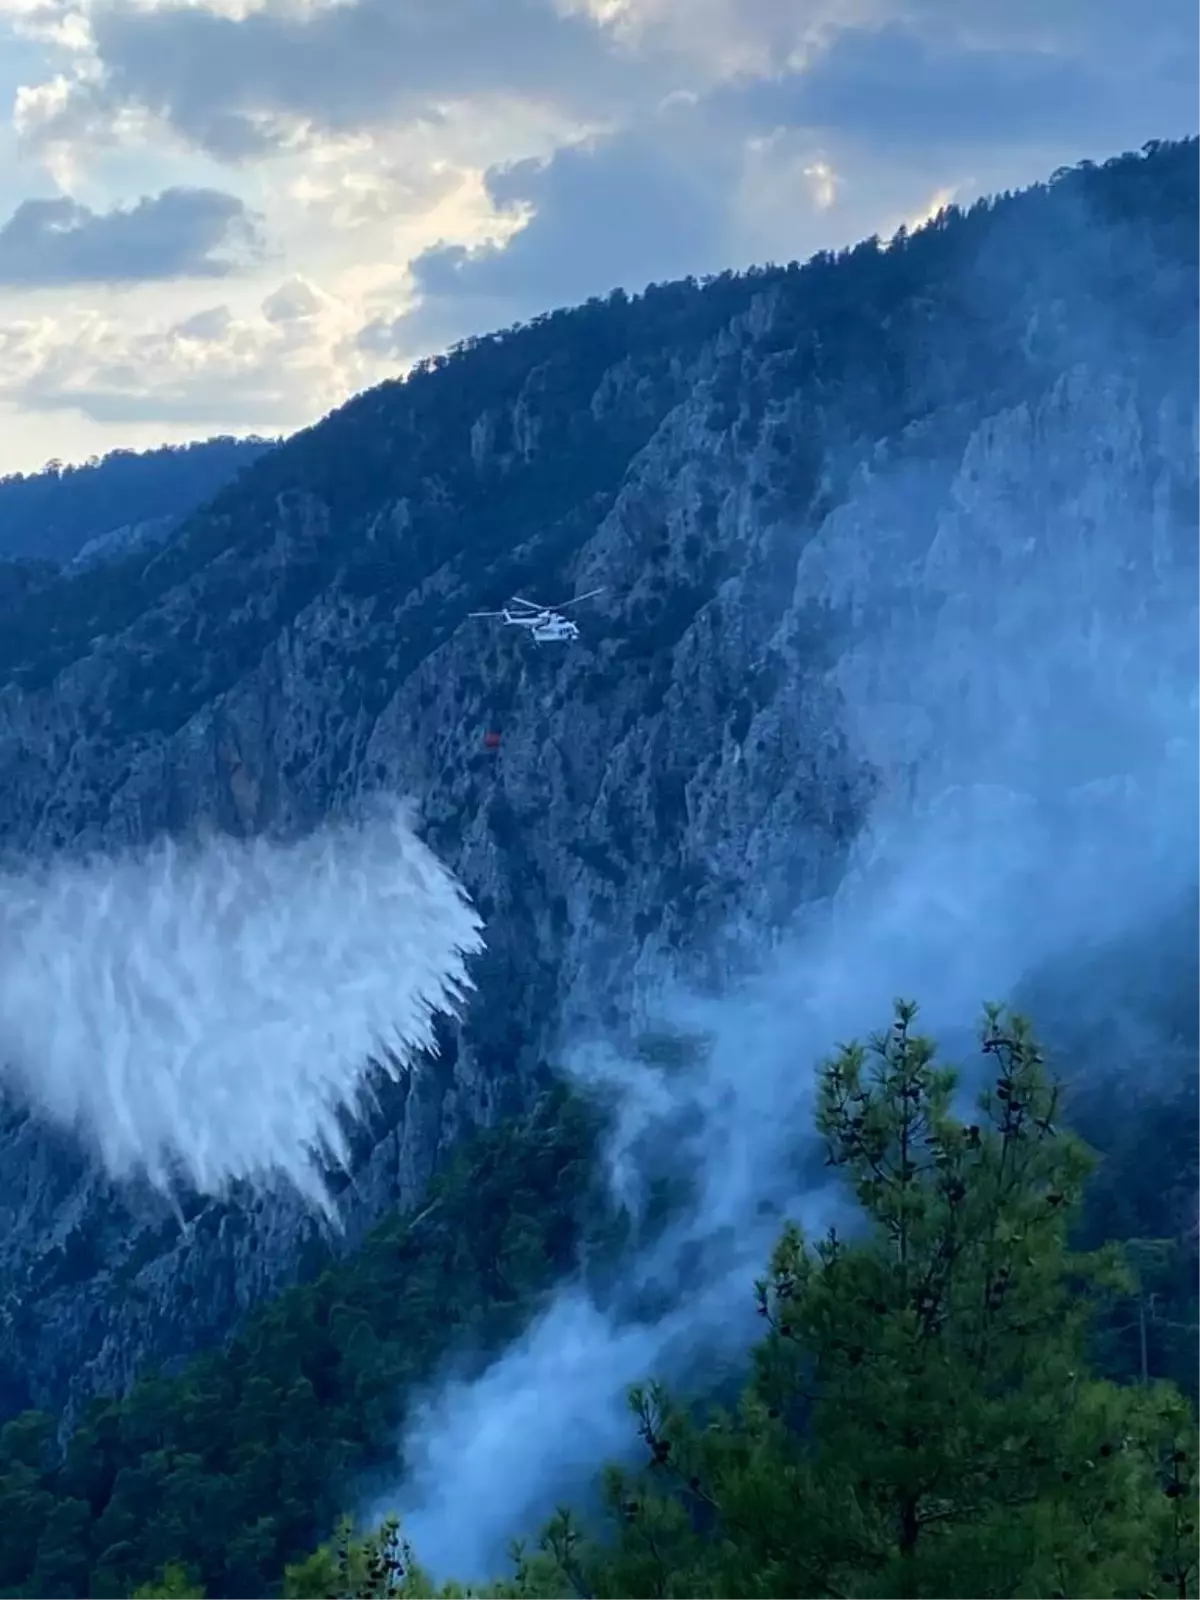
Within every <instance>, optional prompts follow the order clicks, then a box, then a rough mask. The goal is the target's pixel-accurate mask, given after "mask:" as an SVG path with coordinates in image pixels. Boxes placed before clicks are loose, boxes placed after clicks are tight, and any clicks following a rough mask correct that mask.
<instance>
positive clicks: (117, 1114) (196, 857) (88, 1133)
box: [0, 804, 482, 1210]
mask: <svg viewBox="0 0 1200 1600" xmlns="http://www.w3.org/2000/svg"><path fill="white" fill-rule="evenodd" d="M480 927H481V924H480V920H479V918H478V916H477V915H476V914H475V912H474V911H473V909H472V908H471V906H470V905H469V903H468V902H467V900H466V898H465V896H464V894H463V892H462V890H461V889H460V887H459V886H458V884H457V882H456V881H455V879H454V878H453V877H452V876H451V874H450V873H449V872H448V871H447V869H446V868H445V867H444V866H443V865H442V864H441V862H439V861H438V860H437V858H436V857H435V856H434V855H433V854H432V853H431V852H430V851H429V850H428V849H427V848H426V846H425V845H424V844H423V843H422V842H421V841H420V840H419V839H418V838H417V837H416V835H415V834H414V833H413V832H412V830H411V828H410V827H409V825H408V821H407V818H406V815H405V813H404V810H403V808H401V807H399V806H394V805H391V804H387V805H384V806H381V807H377V808H376V809H374V810H373V811H372V812H371V814H370V815H367V816H364V817H363V818H361V819H359V820H356V821H353V822H344V823H340V824H337V825H334V824H330V825H328V826H326V827H324V828H322V829H320V830H319V831H317V832H315V833H313V834H311V835H309V836H308V837H306V838H302V839H298V840H294V841H290V842H282V841H278V840H269V839H266V838H256V839H252V840H235V839H231V838H228V837H224V836H217V837H211V838H208V839H205V840H200V841H192V842H188V843H182V844H181V843H177V842H174V841H171V840H169V839H163V840H160V841H158V842H157V843H155V844H154V845H152V846H151V847H149V848H147V849H142V850H138V851H132V852H129V853H127V854H125V855H121V856H111V857H105V856H94V857H92V858H90V859H86V860H77V859H70V858H60V859H57V860H51V861H50V862H48V863H43V864H40V865H38V866H30V867H28V868H25V869H22V870H15V871H12V870H10V871H9V872H7V873H5V874H3V875H2V876H0V1081H3V1083H4V1086H5V1087H6V1088H9V1089H11V1090H13V1091H14V1092H15V1093H16V1094H17V1096H18V1097H19V1098H20V1099H22V1100H24V1101H25V1102H26V1103H27V1104H28V1105H29V1106H30V1107H31V1109H32V1110H33V1111H34V1112H35V1113H37V1114H39V1115H41V1116H44V1117H46V1118H49V1119H50V1120H52V1121H53V1122H55V1123H58V1124H60V1125H64V1126H68V1127H70V1128H72V1129H75V1130H77V1131H78V1132H79V1133H80V1134H82V1135H83V1137H84V1138H85V1139H86V1140H87V1141H88V1143H89V1144H91V1145H92V1146H93V1147H94V1148H95V1149H96V1150H97V1151H98V1153H99V1155H100V1158H101V1160H102V1162H103V1164H104V1167H105V1169H106V1170H107V1171H108V1173H109V1174H110V1175H111V1176H112V1177H114V1178H127V1177H132V1176H135V1175H144V1176H145V1177H146V1178H148V1179H149V1180H150V1182H151V1183H153V1184H154V1185H155V1186H156V1187H157V1188H159V1189H160V1190H162V1191H164V1192H167V1193H170V1192H172V1190H173V1188H174V1186H175V1185H176V1184H177V1183H179V1182H182V1183H184V1184H186V1185H189V1186H191V1187H192V1188H194V1189H196V1190H197V1191H199V1192H201V1193H204V1194H209V1195H217V1194H220V1193H222V1192H224V1191H225V1190H227V1188H228V1186H229V1185H230V1184H231V1183H232V1182H234V1181H235V1180H238V1179H248V1180H263V1181H265V1180H266V1179H268V1177H271V1176H274V1175H279V1174H282V1175H284V1176H285V1177H286V1178H288V1179H290V1180H291V1182H292V1183H294V1184H295V1186H296V1187H297V1189H299V1190H300V1191H302V1192H303V1193H304V1194H305V1195H307V1196H308V1197H309V1198H310V1199H311V1200H312V1201H313V1202H314V1203H316V1204H317V1205H319V1206H321V1207H322V1208H323V1209H325V1210H328V1209H329V1200H328V1196H327V1194H326V1191H325V1188H324V1185H323V1182H322V1178H321V1164H322V1162H323V1161H329V1160H332V1161H334V1162H340V1161H344V1160H345V1158H346V1145H345V1138H344V1133H343V1124H344V1118H345V1117H346V1115H347V1114H349V1115H353V1114H354V1112H355V1110H356V1108H357V1106H358V1100H359V1095H360V1094H361V1092H362V1088H363V1082H364V1075H365V1073H366V1071H367V1067H368V1062H369V1060H370V1059H374V1060H375V1061H377V1062H379V1063H380V1064H382V1065H383V1066H384V1067H385V1069H387V1070H389V1071H390V1072H392V1073H393V1074H399V1073H400V1072H402V1071H404V1070H406V1069H407V1068H408V1067H409V1066H410V1065H411V1064H412V1063H413V1061H414V1059H415V1058H416V1056H417V1055H418V1054H419V1053H420V1052H421V1051H425V1050H428V1049H430V1048H432V1046H433V1044H434V1038H433V1021H434V1017H435V1014H436V1013H437V1012H439V1011H442V1012H446V1011H453V1010H454V1009H455V1008H456V1007H457V1006H458V1005H459V1003H460V1002H461V1001H462V999H463V997H464V995H465V993H466V991H467V990H468V988H469V987H470V981H469V978H468V974H467V967H466V961H467V957H468V956H469V955H471V954H472V953H473V952H475V951H478V950H479V949H480V948H481V947H482V939H481V934H480Z"/></svg>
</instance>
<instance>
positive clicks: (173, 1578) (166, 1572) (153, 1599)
mask: <svg viewBox="0 0 1200 1600" xmlns="http://www.w3.org/2000/svg"><path fill="white" fill-rule="evenodd" d="M204 1596H205V1590H204V1586H203V1585H202V1584H200V1585H197V1584H194V1583H193V1582H192V1580H191V1579H190V1578H189V1577H188V1574H187V1571H186V1570H185V1569H184V1568H183V1567H181V1566H180V1565H179V1563H178V1562H177V1561H169V1562H168V1563H167V1565H166V1566H165V1567H164V1568H163V1570H162V1577H161V1578H160V1579H159V1580H158V1582H157V1583H143V1584H142V1585H141V1586H140V1587H139V1588H137V1589H135V1590H134V1591H133V1600H204Z"/></svg>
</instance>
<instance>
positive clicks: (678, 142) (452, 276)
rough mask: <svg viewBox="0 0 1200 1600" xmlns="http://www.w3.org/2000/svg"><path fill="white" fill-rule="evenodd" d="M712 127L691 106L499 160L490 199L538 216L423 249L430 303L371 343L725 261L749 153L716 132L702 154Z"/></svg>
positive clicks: (424, 337) (424, 295)
mask: <svg viewBox="0 0 1200 1600" xmlns="http://www.w3.org/2000/svg"><path fill="white" fill-rule="evenodd" d="M705 133H706V130H705V129H704V128H703V127H702V126H699V125H697V123H696V119H695V118H694V116H693V114H692V108H690V107H681V108H679V109H678V111H676V112H674V113H670V114H668V115H667V116H665V117H664V118H663V119H661V121H660V122H658V123H657V124H655V125H654V126H653V127H652V128H649V129H636V130H629V131H626V132H622V133H619V134H616V135H614V136H612V137H610V138H605V139H598V140H594V141H589V142H588V143H586V144H579V145H575V146H568V147H567V148H565V149H562V150H559V151H557V152H556V153H555V154H554V155H553V156H551V157H550V158H549V159H548V160H546V161H534V160H527V161H518V162H514V163H512V164H511V165H508V166H503V167H496V168H493V169H492V170H491V171H490V172H488V173H487V175H486V177H485V186H486V189H487V193H488V197H489V199H490V200H491V202H492V204H493V205H494V206H495V207H496V208H497V210H498V211H499V212H500V213H501V215H503V216H508V217H510V218H513V217H515V218H516V219H518V220H519V219H520V218H521V217H522V216H526V215H527V217H528V221H527V222H526V223H525V225H524V226H520V227H518V229H517V231H516V232H515V233H514V234H513V235H512V237H511V238H510V240H509V241H508V242H507V243H503V242H489V243H485V244H482V245H480V246H478V247H476V248H475V249H468V248H466V247H465V246H463V245H459V244H443V245H437V246H434V247H433V248H431V249H428V250H425V251H423V252H422V253H421V254H420V255H419V256H418V257H417V258H416V259H415V261H414V262H413V263H412V268H411V273H412V288H413V290H414V291H415V292H416V294H417V295H418V296H419V299H420V304H419V305H418V307H417V308H416V309H415V310H413V311H411V312H406V313H405V314H403V315H402V316H401V317H399V318H397V319H394V320H392V321H389V320H388V319H387V318H380V319H377V320H376V321H375V322H373V323H372V324H370V325H369V327H368V328H367V329H366V330H365V332H364V335H363V339H364V346H365V347H366V348H381V347H388V346H389V345H391V346H392V347H396V346H409V347H411V346H414V345H415V346H420V347H421V348H422V349H424V348H432V347H435V346H437V345H439V344H443V343H446V342H448V341H450V340H453V339H455V338H458V337H460V336H461V335H462V334H463V333H465V332H467V331H481V330H482V329H483V328H485V327H487V326H491V325H493V324H495V325H503V324H505V323H509V322H511V321H513V320H514V318H524V317H529V316H532V315H533V314H535V313H536V312H538V311H541V310H545V309H548V308H550V307H552V306H559V305H566V304H569V303H572V302H574V301H578V300H584V299H586V298H587V297H588V296H589V295H603V294H607V293H608V291H609V290H611V289H615V288H617V287H618V286H622V287H624V286H628V287H630V288H635V287H636V288H642V287H644V286H645V284H646V283H647V282H650V281H652V280H664V279H669V278H679V277H686V276H687V275H688V274H689V273H694V272H703V271H707V270H717V269H719V268H721V267H724V266H725V265H726V264H727V262H728V259H729V257H730V255H731V253H733V252H735V251H736V249H737V245H736V241H735V240H734V239H733V237H732V236H731V229H730V220H731V219H730V216H729V210H728V205H727V196H728V192H729V190H730V188H731V187H732V186H733V185H735V184H736V182H737V179H738V173H739V170H740V151H739V149H738V148H737V146H736V145H735V146H733V147H729V146H728V145H725V144H723V143H722V141H721V140H720V139H719V138H717V139H711V140H709V141H708V143H707V148H706V149H705V151H704V157H705V159H698V156H699V152H698V150H697V148H696V145H697V141H698V140H700V139H703V138H704V137H705Z"/></svg>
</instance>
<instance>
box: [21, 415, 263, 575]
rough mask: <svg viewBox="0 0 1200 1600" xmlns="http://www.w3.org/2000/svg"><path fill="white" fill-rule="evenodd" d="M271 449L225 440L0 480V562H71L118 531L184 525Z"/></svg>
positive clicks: (118, 454) (123, 453)
mask: <svg viewBox="0 0 1200 1600" xmlns="http://www.w3.org/2000/svg"><path fill="white" fill-rule="evenodd" d="M273 442H274V441H272V440H270V439H258V438H251V439H232V438H228V437H224V436H222V437H220V438H213V439H205V440H202V441H200V442H198V443H195V444H186V445H164V446H163V447H162V448H161V449H158V450H140V451H139V450H113V451H110V452H109V454H108V455H106V456H102V457H98V458H95V459H93V460H91V461H87V462H84V463H82V464H80V465H78V466H64V465H63V464H62V463H61V462H59V461H50V462H47V464H46V465H45V466H44V467H43V468H42V469H41V471H40V472H16V473H10V474H8V475H7V476H4V477H0V560H7V561H13V560H22V561H44V562H53V563H55V564H58V563H62V562H68V561H71V560H73V559H74V558H75V557H77V556H79V554H80V552H81V551H83V550H84V547H85V546H87V545H88V544H90V543H91V542H92V541H93V540H100V539H103V538H104V537H105V535H107V534H111V533H114V532H116V531H117V530H118V529H122V528H135V527H139V526H142V525H150V524H154V525H158V524H170V523H174V522H178V521H179V519H180V518H181V517H184V516H186V515H187V513H188V512H189V511H193V510H195V508H196V507H197V506H199V505H203V503H204V502H205V501H206V500H210V499H211V498H212V496H213V495H214V494H216V492H217V490H218V489H222V488H224V487H225V485H226V484H228V483H231V482H232V481H233V480H234V479H235V478H236V477H237V475H238V473H239V472H241V471H242V470H243V469H244V468H245V467H248V466H249V465H250V464H251V463H252V462H254V461H257V460H258V459H259V457H260V456H261V455H263V453H264V452H265V451H267V450H269V449H271V447H272V444H273Z"/></svg>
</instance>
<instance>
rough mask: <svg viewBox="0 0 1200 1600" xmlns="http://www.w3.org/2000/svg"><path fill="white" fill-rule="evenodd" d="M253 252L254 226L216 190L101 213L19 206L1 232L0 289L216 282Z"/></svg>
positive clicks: (175, 193)
mask: <svg viewBox="0 0 1200 1600" xmlns="http://www.w3.org/2000/svg"><path fill="white" fill-rule="evenodd" d="M260 248H261V241H260V236H259V232H258V226H257V222H256V220H255V219H254V218H253V217H252V216H251V214H250V213H249V212H248V211H247V209H246V207H245V206H244V205H243V203H242V202H241V201H240V200H239V199H237V197H236V196H235V195H231V194H225V193H224V192H222V191H221V190H219V189H164V190H163V192H162V193H161V194H159V195H155V196H153V197H151V196H147V197H145V198H144V199H142V200H139V201H138V202H137V203H136V204H135V205H132V206H129V207H121V206H118V207H115V208H114V209H113V210H111V211H107V212H103V213H100V212H95V211H92V210H91V209H90V208H89V207H87V206H85V205H81V204H79V202H78V201H75V200H71V199H69V198H67V197H65V196H63V197H60V198H59V199H55V200H26V201H24V202H23V203H22V204H21V205H19V206H18V207H17V209H16V210H15V211H14V212H13V214H12V216H11V217H10V218H9V219H8V221H7V222H6V223H5V224H4V225H3V227H0V283H5V284H10V285H19V286H22V287H27V288H28V287H34V286H36V287H44V286H46V285H50V284H68V283H146V282H150V281H153V280H157V279H163V278H221V277H224V276H225V275H226V274H227V273H229V272H232V271H234V270H235V269H236V267H237V266H238V265H239V263H241V262H243V261H244V260H245V259H246V258H247V256H250V257H253V256H255V255H257V254H258V253H259V250H260ZM220 251H226V252H231V253H226V254H218V253H217V252H220Z"/></svg>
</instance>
